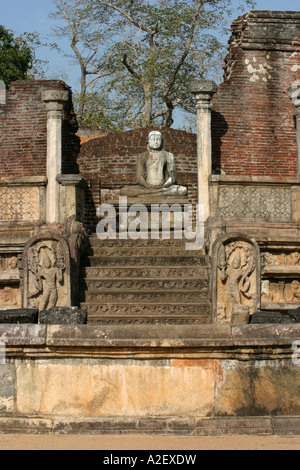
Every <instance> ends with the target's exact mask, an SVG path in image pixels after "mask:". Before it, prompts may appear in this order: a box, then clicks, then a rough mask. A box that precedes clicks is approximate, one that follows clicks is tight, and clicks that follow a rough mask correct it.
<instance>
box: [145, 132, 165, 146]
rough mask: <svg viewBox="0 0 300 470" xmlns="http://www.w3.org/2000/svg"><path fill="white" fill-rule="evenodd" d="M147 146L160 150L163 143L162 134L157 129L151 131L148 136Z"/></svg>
mask: <svg viewBox="0 0 300 470" xmlns="http://www.w3.org/2000/svg"><path fill="white" fill-rule="evenodd" d="M148 144H149V148H150V149H152V150H160V149H161V148H162V144H163V136H162V134H161V132H159V131H152V132H150V133H149V137H148Z"/></svg>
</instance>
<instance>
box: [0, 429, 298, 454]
mask: <svg viewBox="0 0 300 470" xmlns="http://www.w3.org/2000/svg"><path fill="white" fill-rule="evenodd" d="M0 450H105V451H107V450H127V451H128V450H133V451H134V450H172V451H175V452H176V451H178V450H200V451H201V450H300V436H298V437H297V436H294V437H282V436H265V437H264V436H251V437H248V436H226V437H176V436H145V435H138V436H117V435H114V436H95V435H93V436H87V435H76V436H75V435H68V436H45V435H16V434H13V435H8V434H0ZM133 455H134V452H133Z"/></svg>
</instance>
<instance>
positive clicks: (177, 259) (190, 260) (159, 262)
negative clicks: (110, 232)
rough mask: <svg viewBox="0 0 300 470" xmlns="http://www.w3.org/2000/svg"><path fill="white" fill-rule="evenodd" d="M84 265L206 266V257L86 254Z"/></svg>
mask: <svg viewBox="0 0 300 470" xmlns="http://www.w3.org/2000/svg"><path fill="white" fill-rule="evenodd" d="M82 262H83V264H84V266H110V267H112V266H145V267H146V266H168V267H171V266H206V257H205V256H203V257H199V256H194V257H193V256H190V255H189V256H168V255H166V256H157V257H153V258H152V257H150V256H128V257H127V256H126V257H125V256H111V257H107V256H88V257H84V258H83V260H82Z"/></svg>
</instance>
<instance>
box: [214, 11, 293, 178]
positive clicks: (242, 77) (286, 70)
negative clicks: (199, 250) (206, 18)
mask: <svg viewBox="0 0 300 470" xmlns="http://www.w3.org/2000/svg"><path fill="white" fill-rule="evenodd" d="M229 45H230V48H229V54H228V56H227V58H226V63H225V79H224V83H223V84H222V85H221V86H220V88H219V92H218V93H217V94H216V95H215V98H214V100H213V109H214V112H213V162H214V163H213V165H214V168H215V169H222V171H223V172H225V173H226V174H228V175H234V174H237V175H269V176H272V175H277V176H278V175H285V176H295V175H296V174H297V147H296V129H295V119H294V115H295V107H294V105H293V103H292V101H291V100H290V98H289V96H288V93H287V90H288V88H289V87H290V86H291V85H292V83H293V82H294V81H296V80H300V13H299V12H268V11H255V12H250V13H248V14H247V15H245V16H242V17H240V18H238V19H237V20H236V21H235V22H234V23H233V25H232V36H231V38H230V41H229Z"/></svg>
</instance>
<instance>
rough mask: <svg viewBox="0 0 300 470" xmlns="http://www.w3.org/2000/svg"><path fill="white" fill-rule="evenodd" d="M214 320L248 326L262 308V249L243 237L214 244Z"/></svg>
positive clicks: (233, 237) (228, 236)
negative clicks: (260, 254)
mask: <svg viewBox="0 0 300 470" xmlns="http://www.w3.org/2000/svg"><path fill="white" fill-rule="evenodd" d="M213 266H214V269H213V297H214V300H213V306H214V312H213V317H214V318H213V319H214V321H215V322H218V323H248V322H249V319H250V315H253V314H254V313H255V312H256V311H257V309H258V307H259V301H260V299H259V284H260V282H259V278H260V268H259V249H258V246H257V244H256V243H255V241H254V240H250V239H247V238H246V237H243V235H242V234H227V235H224V236H221V237H220V238H219V239H218V240H217V241H216V243H215V245H214V259H213Z"/></svg>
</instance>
